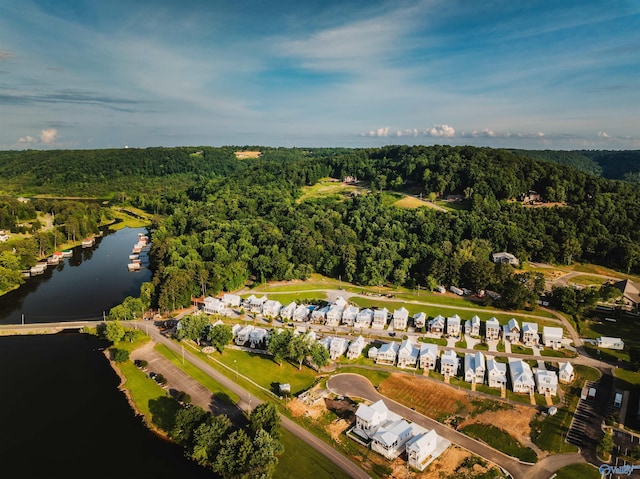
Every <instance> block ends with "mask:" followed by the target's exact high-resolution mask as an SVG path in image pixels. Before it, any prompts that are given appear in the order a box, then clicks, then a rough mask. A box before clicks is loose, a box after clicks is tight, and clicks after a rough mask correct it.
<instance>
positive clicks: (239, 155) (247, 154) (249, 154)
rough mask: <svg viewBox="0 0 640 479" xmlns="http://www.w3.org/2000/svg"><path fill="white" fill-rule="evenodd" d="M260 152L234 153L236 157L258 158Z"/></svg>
mask: <svg viewBox="0 0 640 479" xmlns="http://www.w3.org/2000/svg"><path fill="white" fill-rule="evenodd" d="M261 154H262V152H260V151H236V152H235V155H236V158H240V159H243V158H258V157H259V156H260V155H261Z"/></svg>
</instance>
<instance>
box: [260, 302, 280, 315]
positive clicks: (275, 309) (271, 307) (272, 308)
mask: <svg viewBox="0 0 640 479" xmlns="http://www.w3.org/2000/svg"><path fill="white" fill-rule="evenodd" d="M281 309H282V303H280V301H276V300H274V299H269V300H267V301H265V302H264V304H263V305H262V315H263V316H264V317H266V318H271V319H275V318H277V317H278V315H279V314H280V310H281Z"/></svg>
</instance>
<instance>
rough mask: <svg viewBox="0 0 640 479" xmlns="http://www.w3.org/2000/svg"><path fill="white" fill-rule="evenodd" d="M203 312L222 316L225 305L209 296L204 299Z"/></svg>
mask: <svg viewBox="0 0 640 479" xmlns="http://www.w3.org/2000/svg"><path fill="white" fill-rule="evenodd" d="M202 310H203V311H204V312H205V313H207V314H222V312H223V311H224V303H223V302H222V301H220V300H219V299H218V298H214V297H212V296H207V297H206V298H204V308H202Z"/></svg>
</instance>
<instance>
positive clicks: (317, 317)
mask: <svg viewBox="0 0 640 479" xmlns="http://www.w3.org/2000/svg"><path fill="white" fill-rule="evenodd" d="M328 312H329V306H323V307H322V308H315V309H314V310H313V311H311V322H312V323H318V324H324V323H325V321H326V320H327V313H328Z"/></svg>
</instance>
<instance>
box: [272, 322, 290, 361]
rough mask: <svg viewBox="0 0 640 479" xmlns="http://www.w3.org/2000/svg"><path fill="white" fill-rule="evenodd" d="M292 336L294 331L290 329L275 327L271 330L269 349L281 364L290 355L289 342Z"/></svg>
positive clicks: (274, 358)
mask: <svg viewBox="0 0 640 479" xmlns="http://www.w3.org/2000/svg"><path fill="white" fill-rule="evenodd" d="M292 337H293V333H292V332H291V330H289V329H273V330H272V331H271V334H270V336H269V344H268V345H267V351H269V353H270V354H271V356H272V357H273V360H274V361H275V362H276V363H278V365H280V366H282V361H283V360H284V359H285V358H286V357H288V355H289V344H290V343H291V339H292Z"/></svg>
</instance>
